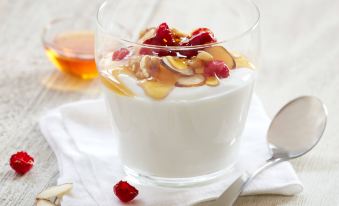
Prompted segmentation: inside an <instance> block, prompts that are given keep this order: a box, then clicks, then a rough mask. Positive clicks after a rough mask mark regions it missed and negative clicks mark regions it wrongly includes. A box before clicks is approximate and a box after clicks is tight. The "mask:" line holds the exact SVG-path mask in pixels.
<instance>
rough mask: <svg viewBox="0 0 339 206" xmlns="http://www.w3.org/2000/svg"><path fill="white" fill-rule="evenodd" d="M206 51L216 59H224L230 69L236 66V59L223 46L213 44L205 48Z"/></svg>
mask: <svg viewBox="0 0 339 206" xmlns="http://www.w3.org/2000/svg"><path fill="white" fill-rule="evenodd" d="M204 51H205V52H207V53H209V54H210V55H212V56H213V59H214V60H220V61H223V62H224V63H225V64H226V65H227V67H228V68H229V69H234V68H235V61H234V59H233V57H232V55H231V54H230V53H229V52H228V51H227V50H226V49H225V48H224V47H222V46H213V47H208V48H206V49H204Z"/></svg>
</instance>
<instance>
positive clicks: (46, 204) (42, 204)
mask: <svg viewBox="0 0 339 206" xmlns="http://www.w3.org/2000/svg"><path fill="white" fill-rule="evenodd" d="M36 206H56V205H55V204H54V203H52V202H50V201H48V200H38V201H37V202H36Z"/></svg>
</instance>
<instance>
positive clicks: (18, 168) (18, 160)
mask: <svg viewBox="0 0 339 206" xmlns="http://www.w3.org/2000/svg"><path fill="white" fill-rule="evenodd" d="M9 164H10V166H11V167H12V169H13V170H15V172H17V173H18V174H20V175H24V174H26V173H27V172H28V171H29V170H31V169H32V167H33V165H34V159H33V157H31V156H30V155H29V154H28V153H27V152H23V151H22V152H17V153H16V154H13V155H12V156H11V158H10V161H9Z"/></svg>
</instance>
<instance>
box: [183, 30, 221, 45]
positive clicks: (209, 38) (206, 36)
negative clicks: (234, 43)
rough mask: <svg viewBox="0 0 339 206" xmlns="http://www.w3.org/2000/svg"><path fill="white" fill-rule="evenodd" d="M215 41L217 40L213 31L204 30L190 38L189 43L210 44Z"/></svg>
mask: <svg viewBox="0 0 339 206" xmlns="http://www.w3.org/2000/svg"><path fill="white" fill-rule="evenodd" d="M213 42H216V39H215V38H214V36H213V33H211V32H207V31H203V32H200V33H198V34H195V35H193V36H192V37H191V38H190V40H189V44H190V45H191V46H196V45H203V44H209V43H213Z"/></svg>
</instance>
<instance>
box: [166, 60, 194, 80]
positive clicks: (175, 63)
mask: <svg viewBox="0 0 339 206" xmlns="http://www.w3.org/2000/svg"><path fill="white" fill-rule="evenodd" d="M161 62H162V64H163V65H164V66H165V67H166V68H167V69H169V70H171V71H173V72H176V73H179V74H181V75H183V76H192V75H193V74H194V72H193V69H191V68H189V67H188V66H187V64H186V62H185V60H183V59H179V58H175V57H172V56H166V57H163V58H162V59H161Z"/></svg>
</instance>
